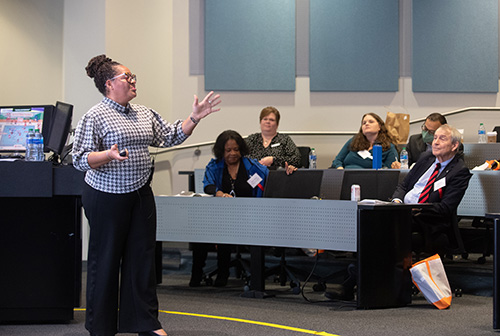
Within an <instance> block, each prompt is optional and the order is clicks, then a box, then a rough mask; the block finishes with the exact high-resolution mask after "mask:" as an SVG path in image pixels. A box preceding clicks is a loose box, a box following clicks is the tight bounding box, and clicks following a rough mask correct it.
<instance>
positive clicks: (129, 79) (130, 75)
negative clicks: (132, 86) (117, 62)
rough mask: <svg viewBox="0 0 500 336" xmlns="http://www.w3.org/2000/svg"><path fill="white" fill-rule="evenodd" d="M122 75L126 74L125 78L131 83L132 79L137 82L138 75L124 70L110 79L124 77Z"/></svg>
mask: <svg viewBox="0 0 500 336" xmlns="http://www.w3.org/2000/svg"><path fill="white" fill-rule="evenodd" d="M122 76H125V80H126V81H127V82H129V83H132V81H134V82H137V76H136V75H134V74H133V73H130V72H124V73H121V74H119V75H116V76H115V77H113V78H110V79H109V80H115V79H117V78H119V77H122Z"/></svg>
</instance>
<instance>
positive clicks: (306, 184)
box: [264, 169, 323, 199]
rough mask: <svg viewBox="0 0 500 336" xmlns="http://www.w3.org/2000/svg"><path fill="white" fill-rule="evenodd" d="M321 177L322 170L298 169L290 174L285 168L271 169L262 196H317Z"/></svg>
mask: <svg viewBox="0 0 500 336" xmlns="http://www.w3.org/2000/svg"><path fill="white" fill-rule="evenodd" d="M322 178H323V171H322V170H310V169H298V170H297V171H295V172H294V173H293V174H290V175H287V174H286V172H285V170H271V171H269V176H268V177H267V180H266V184H265V186H264V197H272V198H306V199H307V198H312V197H319V196H320V191H321V180H322Z"/></svg>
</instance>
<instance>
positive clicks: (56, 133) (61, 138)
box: [45, 101, 73, 161]
mask: <svg viewBox="0 0 500 336" xmlns="http://www.w3.org/2000/svg"><path fill="white" fill-rule="evenodd" d="M72 118H73V105H71V104H67V103H63V102H60V101H58V102H57V103H56V107H55V108H54V111H53V113H52V120H51V124H50V132H49V136H48V139H47V140H46V141H45V147H46V148H48V149H49V150H51V151H52V152H54V157H53V158H52V161H58V160H59V156H60V155H61V153H62V152H63V150H64V146H65V145H66V141H67V140H68V136H69V133H70V131H71V121H72Z"/></svg>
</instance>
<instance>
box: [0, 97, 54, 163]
mask: <svg viewBox="0 0 500 336" xmlns="http://www.w3.org/2000/svg"><path fill="white" fill-rule="evenodd" d="M53 109H54V106H53V105H19V106H0V152H3V153H14V152H24V151H26V135H27V133H28V131H29V130H30V129H33V130H35V129H39V130H40V131H41V132H42V135H43V137H44V138H47V137H48V135H49V131H50V127H47V126H48V125H50V121H51V116H52V112H53ZM44 151H47V152H48V149H46V148H44Z"/></svg>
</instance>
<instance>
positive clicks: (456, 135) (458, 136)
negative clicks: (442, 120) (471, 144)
mask: <svg viewBox="0 0 500 336" xmlns="http://www.w3.org/2000/svg"><path fill="white" fill-rule="evenodd" d="M438 130H443V131H447V132H449V133H450V134H451V143H452V144H455V143H460V142H461V141H462V133H460V132H459V131H458V130H457V129H456V128H455V127H453V126H451V125H449V124H444V125H441V126H439V128H438V129H437V130H436V132H437V131H438ZM457 149H458V147H457Z"/></svg>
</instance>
